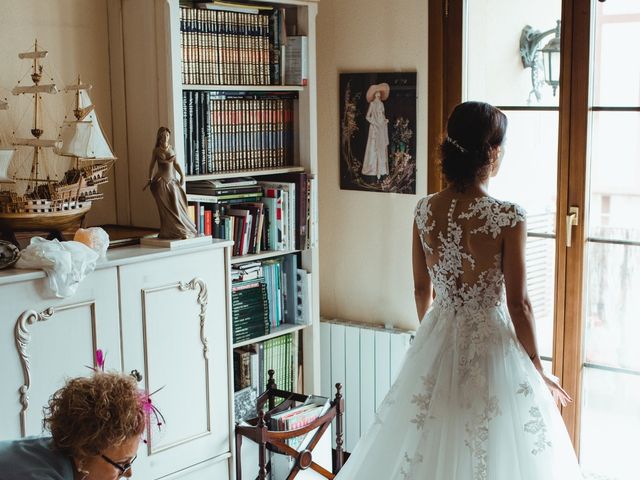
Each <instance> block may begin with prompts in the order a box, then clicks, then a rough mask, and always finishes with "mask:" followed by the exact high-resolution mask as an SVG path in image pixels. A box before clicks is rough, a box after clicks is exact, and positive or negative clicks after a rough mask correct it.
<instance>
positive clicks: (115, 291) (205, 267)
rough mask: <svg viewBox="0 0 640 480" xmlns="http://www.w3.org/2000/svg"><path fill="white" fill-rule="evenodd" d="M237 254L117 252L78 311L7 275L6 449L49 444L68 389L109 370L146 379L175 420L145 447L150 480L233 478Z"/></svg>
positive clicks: (32, 280)
mask: <svg viewBox="0 0 640 480" xmlns="http://www.w3.org/2000/svg"><path fill="white" fill-rule="evenodd" d="M227 246H228V242H217V243H214V244H213V245H209V246H206V247H198V248H194V249H185V250H179V251H175V252H172V251H168V250H160V249H146V248H139V247H136V248H130V249H122V250H114V251H113V252H110V253H109V259H108V260H107V261H106V262H105V263H104V264H102V265H101V266H100V267H99V269H98V270H96V271H95V272H93V273H92V274H91V275H89V276H87V278H86V279H85V280H84V281H83V282H82V283H81V285H80V288H79V289H78V292H77V293H76V294H75V295H74V296H73V297H70V298H66V299H50V298H46V296H45V295H44V289H43V285H44V281H45V279H44V278H43V277H44V275H43V274H42V272H23V271H19V270H13V271H11V272H6V271H5V272H2V274H0V319H1V320H0V321H2V324H0V325H1V327H0V364H1V365H2V368H0V382H1V384H2V389H1V390H0V412H1V413H0V440H4V439H12V438H19V437H21V436H24V435H38V434H40V433H41V432H42V427H41V425H42V423H41V422H42V407H43V406H44V405H46V403H47V400H48V398H49V396H50V395H51V394H52V393H53V392H54V391H55V390H57V389H58V388H59V387H60V386H61V385H62V384H63V383H64V380H65V378H68V377H73V376H78V375H88V374H89V373H90V372H89V371H88V369H87V366H93V365H94V352H95V350H96V349H97V348H101V349H102V350H104V351H105V352H106V354H107V356H106V364H107V369H113V370H120V369H122V370H123V371H125V372H130V371H131V370H134V369H135V370H138V371H139V372H140V373H141V374H142V375H143V381H142V383H141V387H143V388H146V389H147V390H148V391H149V392H155V393H154V394H153V397H152V399H153V401H154V403H155V404H156V405H157V406H158V407H159V408H160V410H161V411H162V413H163V415H164V416H165V418H166V424H165V425H164V426H163V427H162V429H161V430H160V432H158V431H157V429H155V428H152V429H151V433H150V435H151V441H150V442H149V443H147V444H141V446H140V450H139V453H138V459H137V461H136V465H135V472H136V476H137V477H138V478H145V479H155V478H161V477H162V478H165V477H167V478H185V479H191V478H193V479H195V478H212V479H216V480H217V479H227V478H229V463H230V458H231V438H232V436H231V433H232V431H231V429H232V428H233V425H232V422H231V420H230V415H229V401H230V400H229V386H230V376H229V351H228V347H227V345H228V344H229V339H228V332H227V325H228V319H227V312H228V306H227V299H228V295H227V288H228V287H227V286H228V281H229V274H228V252H227Z"/></svg>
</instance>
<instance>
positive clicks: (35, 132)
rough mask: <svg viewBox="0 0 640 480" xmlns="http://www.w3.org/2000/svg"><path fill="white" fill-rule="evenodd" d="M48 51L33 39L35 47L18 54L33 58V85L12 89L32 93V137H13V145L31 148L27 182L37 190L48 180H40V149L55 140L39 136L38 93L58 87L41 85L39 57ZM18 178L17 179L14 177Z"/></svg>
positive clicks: (47, 91)
mask: <svg viewBox="0 0 640 480" xmlns="http://www.w3.org/2000/svg"><path fill="white" fill-rule="evenodd" d="M48 53H49V52H47V51H46V50H39V49H38V40H37V39H36V41H35V47H34V49H33V51H32V52H25V53H20V54H18V58H20V59H32V60H33V67H32V68H33V72H32V73H31V80H32V81H33V85H31V86H28V87H20V86H16V87H15V88H14V89H13V94H14V95H20V94H23V93H33V99H34V110H33V128H32V129H31V135H32V136H33V137H34V138H32V139H19V138H18V139H15V141H14V145H23V146H29V147H32V148H33V162H32V164H31V174H30V175H29V178H28V179H25V180H28V182H29V183H28V184H27V186H28V187H29V188H32V189H33V190H37V187H38V184H39V183H40V182H48V180H41V179H40V178H39V173H40V172H39V164H40V149H41V148H43V147H53V146H54V145H55V140H45V139H41V138H40V137H41V136H42V134H43V133H44V130H43V129H42V128H40V118H39V109H40V101H41V98H40V94H41V93H57V91H58V89H57V87H56V86H55V84H46V85H41V84H40V81H41V80H42V65H40V59H42V58H45V57H46V56H47V54H48ZM16 180H18V179H16Z"/></svg>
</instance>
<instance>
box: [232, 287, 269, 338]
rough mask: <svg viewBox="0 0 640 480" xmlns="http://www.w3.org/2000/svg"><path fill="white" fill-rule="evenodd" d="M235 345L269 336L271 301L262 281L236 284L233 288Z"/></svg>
mask: <svg viewBox="0 0 640 480" xmlns="http://www.w3.org/2000/svg"><path fill="white" fill-rule="evenodd" d="M231 307H232V327H233V343H238V342H244V341H246V340H250V339H252V338H256V337H261V336H263V335H267V334H268V333H269V332H270V331H271V327H270V323H269V301H268V298H267V288H266V285H265V283H264V281H262V279H260V278H258V279H254V280H246V281H243V282H235V283H233V284H232V287H231Z"/></svg>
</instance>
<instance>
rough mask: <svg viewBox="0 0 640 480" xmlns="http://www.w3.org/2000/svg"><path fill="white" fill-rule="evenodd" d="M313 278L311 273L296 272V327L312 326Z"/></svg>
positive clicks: (304, 271) (299, 270) (300, 270)
mask: <svg viewBox="0 0 640 480" xmlns="http://www.w3.org/2000/svg"><path fill="white" fill-rule="evenodd" d="M312 278H313V276H312V275H311V273H309V272H307V271H306V270H302V269H298V270H297V272H296V312H295V320H294V323H295V324H296V325H311V323H312V320H313V314H312V305H313V303H312V301H311V294H312V288H311V286H312Z"/></svg>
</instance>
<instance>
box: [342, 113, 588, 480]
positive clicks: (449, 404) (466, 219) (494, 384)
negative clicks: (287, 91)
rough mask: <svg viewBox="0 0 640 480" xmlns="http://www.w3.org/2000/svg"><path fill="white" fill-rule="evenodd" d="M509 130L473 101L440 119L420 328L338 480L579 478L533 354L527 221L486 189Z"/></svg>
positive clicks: (557, 394) (418, 284) (419, 225)
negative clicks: (440, 180)
mask: <svg viewBox="0 0 640 480" xmlns="http://www.w3.org/2000/svg"><path fill="white" fill-rule="evenodd" d="M506 126H507V119H506V117H505V115H504V114H503V113H502V112H500V111H499V110H498V109H496V108H494V107H492V106H491V105H488V104H486V103H479V102H466V103H463V104H460V105H458V106H457V107H456V108H455V110H454V111H453V113H452V114H451V116H450V118H449V121H448V124H447V133H448V136H447V137H446V139H445V140H444V142H443V143H442V145H441V149H440V150H441V157H442V158H441V160H442V170H443V173H444V175H445V177H446V179H447V181H448V184H449V186H448V188H446V189H445V190H443V191H441V192H440V193H437V194H435V195H429V196H428V197H426V198H423V199H421V200H420V201H419V202H418V205H417V207H416V211H415V223H414V241H413V243H414V246H413V272H414V283H415V299H416V306H417V310H418V316H419V318H420V319H422V321H421V325H420V328H419V329H418V332H417V333H416V337H415V340H414V342H413V344H412V346H411V348H410V349H409V351H408V353H407V355H406V358H405V360H404V365H403V367H402V369H401V372H400V374H399V376H398V379H397V380H396V382H395V383H394V385H393V386H392V388H391V390H390V392H389V394H388V395H387V397H386V398H385V400H384V401H383V402H382V405H381V406H380V408H379V409H378V412H377V414H376V419H375V422H374V424H373V426H372V427H371V428H370V430H369V431H368V432H367V433H366V434H365V435H364V436H363V437H362V438H361V439H360V441H359V443H358V445H357V447H356V448H355V450H354V452H353V454H352V455H351V457H350V458H349V460H348V461H347V462H346V464H345V466H344V467H343V469H342V470H341V471H340V473H339V474H338V476H337V480H352V479H353V480H356V479H357V480H400V479H403V480H404V479H410V480H578V479H580V478H582V476H581V474H580V469H579V467H578V462H577V460H576V456H575V453H574V451H573V447H572V445H571V442H570V440H569V436H568V434H567V431H566V429H565V426H564V423H563V421H562V417H561V416H560V413H559V411H558V408H557V406H556V403H555V402H554V399H555V400H556V401H558V402H560V403H561V404H563V405H564V404H566V403H567V402H569V401H571V399H570V398H569V395H568V394H567V393H566V392H565V391H564V390H563V389H562V387H560V385H559V384H558V383H557V380H556V379H555V377H552V376H550V375H548V374H546V373H545V372H544V371H543V369H542V364H541V362H540V357H539V355H538V350H537V345H536V340H535V328H534V319H533V314H532V310H531V303H530V301H529V297H528V295H527V288H526V275H525V245H526V221H525V213H524V211H523V210H522V208H520V207H519V206H518V205H516V204H514V203H511V202H506V201H500V200H497V199H495V198H493V197H491V196H489V194H488V193H487V187H488V182H489V178H490V177H491V176H494V175H495V174H496V173H497V172H498V170H499V167H500V163H501V160H502V155H503V146H502V145H503V142H504V138H505V133H506ZM434 290H435V299H434V300H432V298H434V295H433V291H434ZM346 414H347V415H348V414H349V411H348V406H347V412H346Z"/></svg>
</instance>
